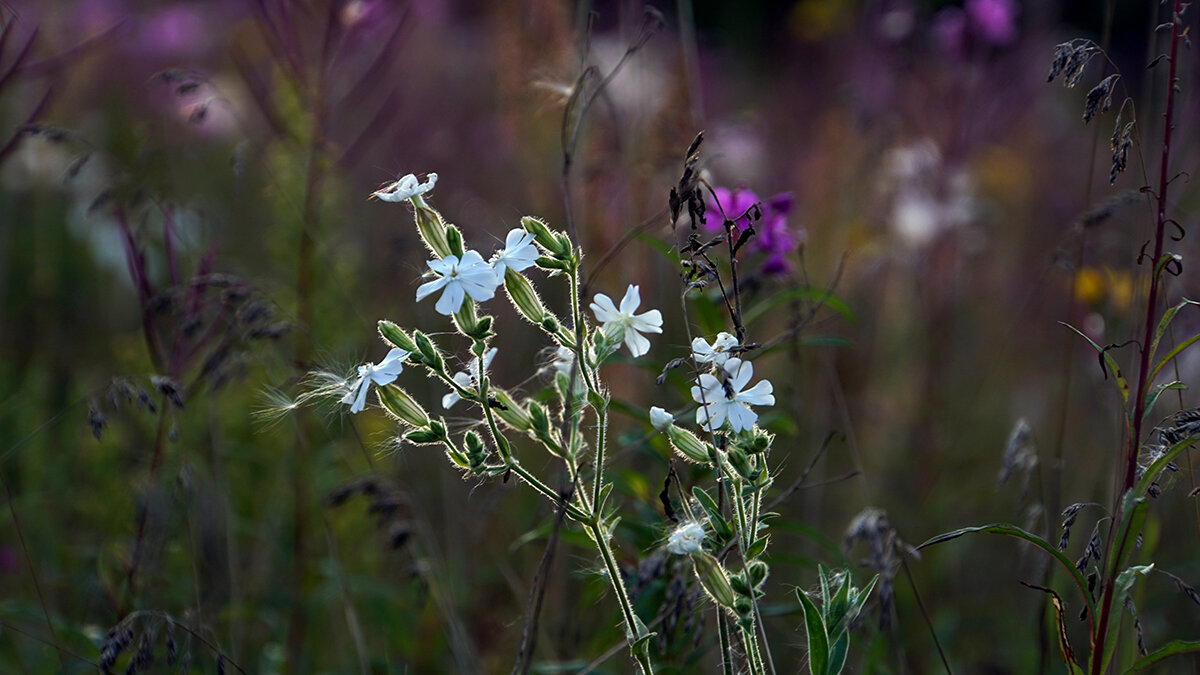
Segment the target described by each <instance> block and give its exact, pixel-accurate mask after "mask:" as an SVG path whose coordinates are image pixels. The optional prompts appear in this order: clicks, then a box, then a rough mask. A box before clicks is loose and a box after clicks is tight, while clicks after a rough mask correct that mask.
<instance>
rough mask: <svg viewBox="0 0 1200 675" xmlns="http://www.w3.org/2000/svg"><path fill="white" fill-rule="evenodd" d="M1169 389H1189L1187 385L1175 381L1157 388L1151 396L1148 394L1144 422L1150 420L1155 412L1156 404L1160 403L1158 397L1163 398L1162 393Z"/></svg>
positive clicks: (1143, 414)
mask: <svg viewBox="0 0 1200 675" xmlns="http://www.w3.org/2000/svg"><path fill="white" fill-rule="evenodd" d="M1168 389H1187V385H1186V384H1184V383H1182V382H1180V381H1179V380H1175V381H1174V382H1167V383H1165V384H1160V385H1157V386H1155V387H1154V389H1152V390H1151V391H1150V393H1149V394H1146V410H1145V412H1143V413H1142V420H1143V421H1145V420H1146V419H1148V418H1149V417H1150V414H1151V413H1153V412H1154V404H1155V403H1158V397H1159V396H1162V393H1163V392H1164V391H1167V390H1168Z"/></svg>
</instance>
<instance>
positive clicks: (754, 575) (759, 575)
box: [746, 560, 770, 588]
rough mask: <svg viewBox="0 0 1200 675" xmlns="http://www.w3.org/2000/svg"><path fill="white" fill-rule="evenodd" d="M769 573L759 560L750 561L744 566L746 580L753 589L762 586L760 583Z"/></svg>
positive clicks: (763, 563) (765, 565) (768, 569)
mask: <svg viewBox="0 0 1200 675" xmlns="http://www.w3.org/2000/svg"><path fill="white" fill-rule="evenodd" d="M769 573H770V568H768V567H767V563H765V562H763V561H761V560H751V561H750V562H749V563H748V564H747V565H746V579H747V580H748V581H749V582H750V585H751V586H753V587H754V588H758V587H759V586H762V583H763V582H764V581H766V580H767V575H768V574H769Z"/></svg>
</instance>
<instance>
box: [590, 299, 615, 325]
mask: <svg viewBox="0 0 1200 675" xmlns="http://www.w3.org/2000/svg"><path fill="white" fill-rule="evenodd" d="M591 309H592V312H593V313H594V314H595V315H596V320H597V321H599V322H600V323H611V322H613V321H617V320H619V319H620V318H621V313H620V312H618V311H617V306H616V305H614V304H613V301H612V298H610V297H608V296H607V295H605V294H603V293H597V294H596V297H594V298H593V299H592V304H591Z"/></svg>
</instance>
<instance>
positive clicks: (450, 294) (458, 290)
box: [433, 282, 465, 316]
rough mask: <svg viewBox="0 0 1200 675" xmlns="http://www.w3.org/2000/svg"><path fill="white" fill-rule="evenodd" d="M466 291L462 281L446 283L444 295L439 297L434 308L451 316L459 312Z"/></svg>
mask: <svg viewBox="0 0 1200 675" xmlns="http://www.w3.org/2000/svg"><path fill="white" fill-rule="evenodd" d="M464 295H465V292H464V291H463V287H462V284H461V283H458V282H455V283H450V284H447V285H446V290H444V291H442V297H440V298H438V301H437V304H436V305H434V307H433V308H434V309H436V310H437V311H438V313H439V314H444V315H446V316H450V315H452V314H454V313H455V312H457V311H458V310H459V308H460V307H462V303H463V296H464Z"/></svg>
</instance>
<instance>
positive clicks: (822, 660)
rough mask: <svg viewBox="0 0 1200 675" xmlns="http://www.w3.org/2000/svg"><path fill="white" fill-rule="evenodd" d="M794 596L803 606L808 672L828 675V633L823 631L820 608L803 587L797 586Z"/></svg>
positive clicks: (823, 623) (814, 674) (823, 624)
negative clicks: (806, 634) (806, 637)
mask: <svg viewBox="0 0 1200 675" xmlns="http://www.w3.org/2000/svg"><path fill="white" fill-rule="evenodd" d="M796 596H797V597H799V598H800V606H801V607H803V608H804V629H805V631H806V632H807V633H808V672H810V673H812V675H829V635H828V634H827V633H826V632H825V622H824V621H822V620H821V610H819V609H817V606H816V605H815V604H813V601H812V598H810V597H808V594H807V593H805V592H804V590H803V589H800V588H797V589H796Z"/></svg>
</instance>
